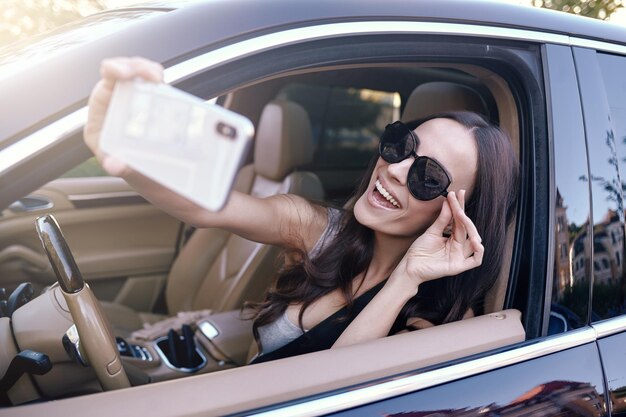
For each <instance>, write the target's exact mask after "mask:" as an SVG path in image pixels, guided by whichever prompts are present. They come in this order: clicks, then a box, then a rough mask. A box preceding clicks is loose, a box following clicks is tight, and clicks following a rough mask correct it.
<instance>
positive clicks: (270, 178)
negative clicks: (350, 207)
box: [165, 100, 324, 314]
mask: <svg viewBox="0 0 626 417" xmlns="http://www.w3.org/2000/svg"><path fill="white" fill-rule="evenodd" d="M254 147H255V150H254V162H253V163H252V164H250V165H247V166H245V167H244V168H242V170H241V172H240V173H239V176H238V178H237V181H236V183H235V189H236V190H238V191H241V192H245V193H249V194H251V195H253V196H255V197H260V198H263V197H268V196H271V195H275V194H282V193H291V194H297V195H300V196H303V197H305V198H308V199H312V200H320V201H321V200H323V198H324V192H323V188H322V185H321V182H320V181H319V179H318V178H317V176H315V175H314V174H312V173H310V172H298V171H296V169H297V168H298V167H300V166H302V165H305V164H307V163H309V162H311V160H312V158H313V140H312V131H311V124H310V121H309V117H308V115H307V113H306V111H305V110H304V109H303V108H302V107H301V106H300V105H298V104H296V103H293V102H289V101H284V100H276V101H272V102H270V103H268V104H267V105H266V106H265V108H264V109H263V112H262V114H261V118H260V120H259V125H258V128H257V134H256V139H255V145H254ZM268 226H271V225H268ZM278 253H279V249H278V248H276V247H273V246H270V245H264V244H260V243H257V242H252V241H249V240H246V239H243V238H241V237H239V236H237V235H235V234H232V233H230V232H227V231H224V230H220V229H198V230H196V231H195V232H194V234H193V235H192V236H191V238H190V239H189V241H188V242H187V243H186V244H185V246H184V247H183V249H182V250H181V252H180V254H179V256H178V257H177V259H176V261H175V262H174V265H173V266H172V269H171V271H170V275H169V277H168V280H167V288H166V293H165V296H166V303H167V306H168V310H169V312H170V314H174V313H176V312H179V311H190V310H201V309H212V310H214V311H226V310H232V309H237V308H239V307H241V305H242V304H243V302H244V301H246V300H259V299H261V298H262V296H263V294H264V292H265V289H266V288H267V287H268V286H269V284H270V282H271V280H272V279H273V277H274V275H275V273H276V269H277V266H278V260H277V255H278Z"/></svg>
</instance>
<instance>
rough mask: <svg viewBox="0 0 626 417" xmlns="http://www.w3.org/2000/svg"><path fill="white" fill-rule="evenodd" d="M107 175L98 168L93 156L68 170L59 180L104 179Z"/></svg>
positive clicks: (98, 165)
mask: <svg viewBox="0 0 626 417" xmlns="http://www.w3.org/2000/svg"><path fill="white" fill-rule="evenodd" d="M108 175H109V174H107V172H106V171H105V170H104V169H103V168H102V167H101V166H100V164H99V163H98V161H97V160H96V157H95V156H94V157H91V158H89V159H88V160H86V161H85V162H83V163H82V164H80V165H78V166H75V167H74V168H72V169H70V170H69V171H67V172H66V173H65V174H63V175H61V176H60V177H59V178H84V177H106V176H108Z"/></svg>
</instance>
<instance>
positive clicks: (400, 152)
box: [379, 122, 414, 164]
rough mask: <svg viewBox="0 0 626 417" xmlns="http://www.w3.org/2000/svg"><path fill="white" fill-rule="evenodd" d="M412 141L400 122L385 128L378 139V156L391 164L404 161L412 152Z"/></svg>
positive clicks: (409, 133)
mask: <svg viewBox="0 0 626 417" xmlns="http://www.w3.org/2000/svg"><path fill="white" fill-rule="evenodd" d="M413 150H414V149H413V139H412V137H411V131H410V130H409V128H408V127H406V126H405V125H404V124H402V123H400V122H395V123H393V124H390V125H388V126H387V128H386V129H385V131H384V132H383V135H382V136H381V138H380V147H379V152H380V156H381V157H382V158H383V159H384V160H385V161H387V162H389V163H391V164H393V163H396V162H400V161H402V160H403V159H406V158H407V157H408V156H409V155H411V152H413Z"/></svg>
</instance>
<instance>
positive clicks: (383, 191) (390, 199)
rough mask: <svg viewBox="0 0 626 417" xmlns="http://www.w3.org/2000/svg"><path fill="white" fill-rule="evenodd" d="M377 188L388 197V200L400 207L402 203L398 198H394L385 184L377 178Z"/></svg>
mask: <svg viewBox="0 0 626 417" xmlns="http://www.w3.org/2000/svg"><path fill="white" fill-rule="evenodd" d="M376 189H377V190H378V192H379V193H381V194H382V196H383V197H385V198H386V199H387V201H389V202H390V203H391V204H393V205H394V206H396V207H398V208H399V207H400V204H398V202H397V201H396V199H395V198H393V197H392V196H391V194H389V191H387V190H385V188H384V187H383V185H382V184H381V183H380V181H378V180H376Z"/></svg>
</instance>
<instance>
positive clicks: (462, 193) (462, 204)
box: [458, 190, 465, 212]
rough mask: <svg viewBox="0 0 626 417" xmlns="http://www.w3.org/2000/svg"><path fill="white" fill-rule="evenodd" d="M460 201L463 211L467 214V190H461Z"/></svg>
mask: <svg viewBox="0 0 626 417" xmlns="http://www.w3.org/2000/svg"><path fill="white" fill-rule="evenodd" d="M458 200H459V205H460V206H461V210H463V212H465V190H459V195H458Z"/></svg>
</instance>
